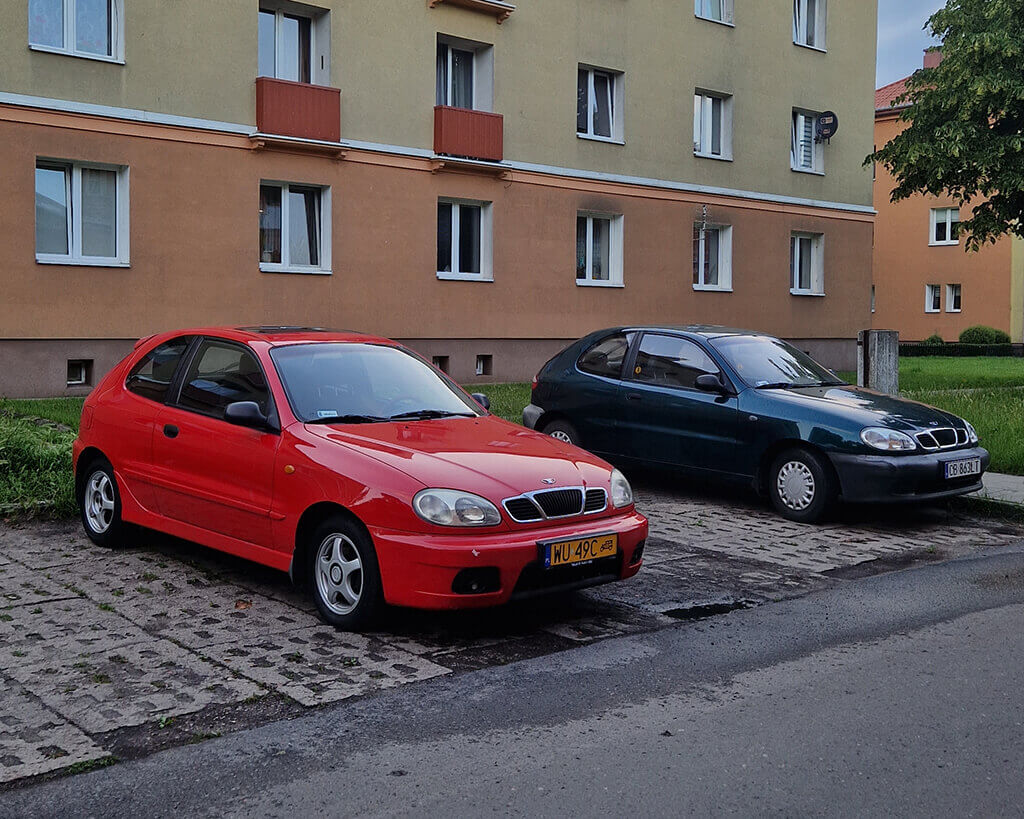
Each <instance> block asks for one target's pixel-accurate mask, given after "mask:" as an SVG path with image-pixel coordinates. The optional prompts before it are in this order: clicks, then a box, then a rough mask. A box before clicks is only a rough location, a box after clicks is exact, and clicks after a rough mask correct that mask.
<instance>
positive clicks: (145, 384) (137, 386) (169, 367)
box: [124, 336, 192, 404]
mask: <svg viewBox="0 0 1024 819" xmlns="http://www.w3.org/2000/svg"><path fill="white" fill-rule="evenodd" d="M191 341H192V338H191V337H188V336H186V337H184V338H176V339H173V340H172V341H168V342H165V343H164V344H161V345H160V346H159V347H157V348H156V349H155V350H153V351H152V352H150V353H147V354H146V355H144V356H143V357H142V358H141V359H140V360H139V362H138V363H137V364H136V365H135V366H134V367H132V371H131V372H130V373H128V377H127V378H126V379H125V382H124V385H125V387H126V388H127V389H128V391H129V392H133V393H135V394H136V395H141V396H142V397H143V398H148V399H150V400H151V401H159V402H160V403H161V404H162V403H163V402H164V401H165V400H166V398H167V390H168V389H169V388H170V386H171V381H172V380H173V379H174V373H175V372H177V369H178V365H179V364H180V363H181V357H182V356H183V355H184V354H185V350H187V349H188V345H189V343H190V342H191Z"/></svg>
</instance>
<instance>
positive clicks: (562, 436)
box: [551, 429, 572, 444]
mask: <svg viewBox="0 0 1024 819" xmlns="http://www.w3.org/2000/svg"><path fill="white" fill-rule="evenodd" d="M551 437H552V438H554V439H555V440H556V441H564V442H565V443H567V444H571V443H572V438H570V437H569V433H568V432H563V431H562V430H560V429H556V430H555V431H554V432H552V433H551Z"/></svg>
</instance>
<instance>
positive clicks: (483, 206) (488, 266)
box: [435, 196, 494, 282]
mask: <svg viewBox="0 0 1024 819" xmlns="http://www.w3.org/2000/svg"><path fill="white" fill-rule="evenodd" d="M437 202H438V204H448V205H451V206H452V226H451V237H452V250H451V253H452V258H451V268H452V269H451V270H450V271H449V270H438V271H437V278H438V279H440V280H441V281H456V282H493V281H494V203H493V202H482V201H478V200H475V199H454V198H451V197H448V196H442V197H440V198H439V199H438V200H437ZM463 205H469V206H472V207H476V208H480V272H479V273H463V272H462V271H461V270H459V269H458V265H457V264H456V260H457V258H458V255H459V245H460V238H461V237H460V235H459V233H460V230H461V228H462V225H461V221H462V220H461V219H459V208H461V207H462V206H463ZM435 210H436V206H435ZM435 257H436V254H435Z"/></svg>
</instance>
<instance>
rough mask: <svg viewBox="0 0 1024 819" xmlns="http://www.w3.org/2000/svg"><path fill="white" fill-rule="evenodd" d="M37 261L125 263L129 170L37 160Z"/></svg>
mask: <svg viewBox="0 0 1024 819" xmlns="http://www.w3.org/2000/svg"><path fill="white" fill-rule="evenodd" d="M36 261H37V262H39V263H40V264H81V265H99V266H105V267H126V266H127V265H128V169H127V168H124V167H111V166H109V165H86V164H84V163H77V162H59V161H50V160H39V161H37V162H36Z"/></svg>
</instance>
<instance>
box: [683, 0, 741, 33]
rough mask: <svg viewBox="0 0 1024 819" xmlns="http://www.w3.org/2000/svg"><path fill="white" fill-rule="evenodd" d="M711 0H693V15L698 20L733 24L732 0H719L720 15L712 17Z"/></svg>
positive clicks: (726, 24) (727, 24)
mask: <svg viewBox="0 0 1024 819" xmlns="http://www.w3.org/2000/svg"><path fill="white" fill-rule="evenodd" d="M711 2H712V0H694V4H693V16H694V17H696V18H697V19H698V20H707V21H709V22H711V23H721V24H722V25H724V26H733V27H735V23H734V22H733V0H721V3H722V16H721V17H720V18H719V17H714V16H713V15H712V13H711Z"/></svg>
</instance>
